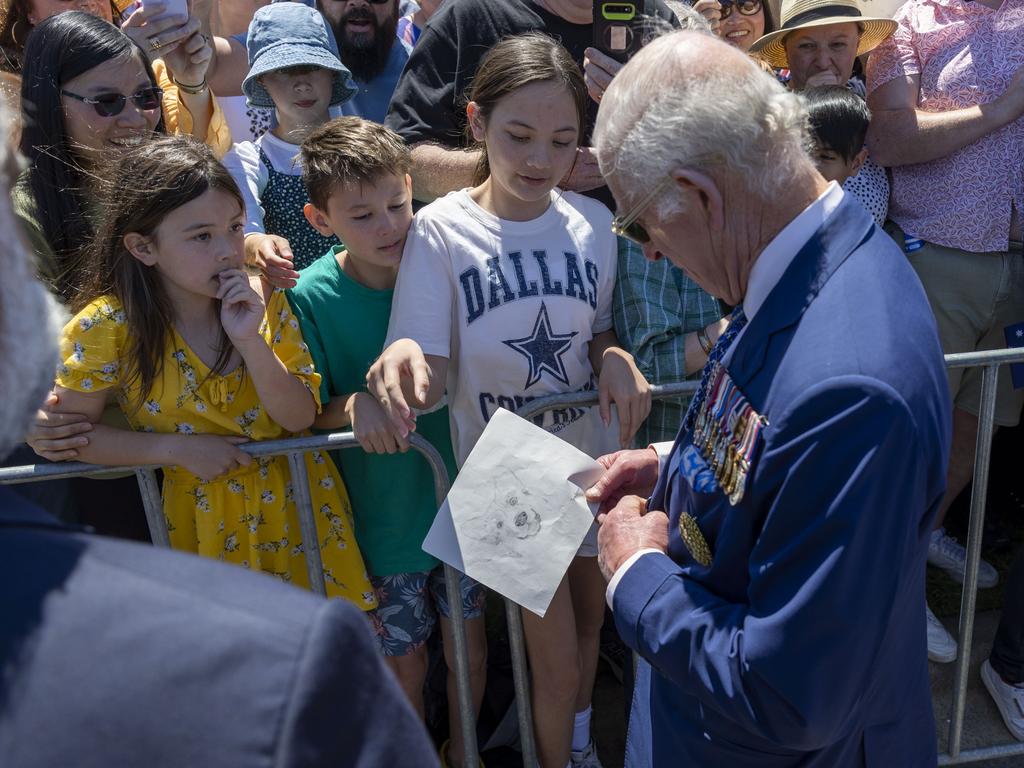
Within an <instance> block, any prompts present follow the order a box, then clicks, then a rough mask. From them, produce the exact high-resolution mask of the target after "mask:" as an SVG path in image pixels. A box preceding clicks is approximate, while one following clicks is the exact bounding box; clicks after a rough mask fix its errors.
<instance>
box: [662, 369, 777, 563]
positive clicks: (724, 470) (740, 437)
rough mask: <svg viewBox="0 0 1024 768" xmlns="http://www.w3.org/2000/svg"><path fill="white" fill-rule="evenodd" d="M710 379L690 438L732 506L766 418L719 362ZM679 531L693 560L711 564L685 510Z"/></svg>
mask: <svg viewBox="0 0 1024 768" xmlns="http://www.w3.org/2000/svg"><path fill="white" fill-rule="evenodd" d="M711 381H712V382H714V383H713V384H712V387H711V392H710V394H709V396H708V397H707V398H705V400H704V405H703V407H702V408H701V409H700V411H699V412H698V414H697V419H696V421H695V423H694V426H693V436H692V442H693V445H694V447H695V448H697V450H698V451H699V452H700V454H701V455H702V456H703V457H704V460H705V461H707V462H708V465H709V466H710V468H711V471H712V472H713V473H714V475H715V480H716V481H717V482H718V485H719V487H720V488H721V489H722V491H723V492H724V493H725V494H726V496H727V497H728V498H729V503H730V504H731V505H732V506H736V505H737V504H739V502H740V500H741V499H742V498H743V493H744V491H745V490H746V486H747V476H748V475H749V473H750V467H751V465H752V464H753V462H754V453H755V452H756V451H757V448H758V444H759V437H760V435H761V430H762V429H764V428H765V426H767V424H768V420H767V419H765V417H764V416H762V415H761V414H759V413H758V412H757V411H755V410H754V409H753V407H751V405H750V403H749V402H747V399H746V398H745V397H744V396H743V393H742V392H740V390H739V388H738V387H737V386H736V385H735V384H734V383H733V381H732V379H730V378H729V374H727V373H726V372H725V368H724V367H723V366H722V364H721V363H718V364H717V365H716V368H715V371H714V373H713V375H712V377H711ZM679 534H680V536H681V537H682V539H683V543H684V544H685V545H686V547H687V549H689V550H690V554H691V555H693V559H694V560H696V561H697V562H698V563H700V564H701V565H703V566H705V567H706V566H709V565H711V548H710V547H709V546H708V543H707V540H706V539H705V538H704V534H703V533H702V532H701V530H700V526H698V525H697V521H696V520H694V518H693V517H692V516H690V515H689V514H687V513H686V512H683V513H682V514H680V516H679Z"/></svg>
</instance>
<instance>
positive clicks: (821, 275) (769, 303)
mask: <svg viewBox="0 0 1024 768" xmlns="http://www.w3.org/2000/svg"><path fill="white" fill-rule="evenodd" d="M873 226H874V220H873V219H872V218H871V215H870V214H869V213H868V212H867V211H866V210H864V208H863V206H862V205H861V204H860V203H859V202H858V201H857V200H856V199H855V198H853V197H850V196H849V195H848V196H846V198H845V199H844V200H843V202H842V203H840V204H839V207H838V208H837V209H836V211H835V213H833V214H832V216H830V217H829V218H828V219H827V220H826V221H825V223H824V225H823V226H822V227H821V228H820V229H819V230H818V231H817V232H815V233H814V236H813V237H811V239H810V240H808V241H807V243H806V244H805V245H804V247H803V248H801V249H800V251H799V252H798V253H797V255H796V257H794V259H793V261H792V262H791V263H790V265H789V267H788V268H787V269H786V271H785V272H784V273H783V275H782V279H780V280H779V282H778V283H777V284H776V285H775V287H774V288H773V289H772V291H771V293H769V294H768V297H767V298H766V299H765V301H764V304H762V305H761V307H760V309H758V311H757V314H756V315H755V316H754V317H753V318H752V319H751V320H750V321H749V323H748V325H747V327H746V329H745V330H744V331H743V335H742V336H740V338H739V339H737V341H736V346H735V347H734V348H733V354H732V359H731V360H730V362H729V366H728V367H729V375H730V376H731V377H732V379H733V381H734V382H735V383H736V385H737V386H738V387H740V388H741V389H742V388H743V387H745V386H746V385H747V383H749V381H750V380H751V379H752V378H753V377H754V376H755V375H756V374H757V372H758V371H759V370H761V367H762V366H763V365H764V359H765V353H766V351H767V349H768V341H769V339H770V338H771V337H772V335H774V334H776V333H778V332H779V331H782V330H784V329H786V328H789V327H790V326H792V325H794V324H796V323H797V322H798V321H799V320H800V317H801V316H802V315H803V313H804V311H805V310H806V309H807V307H808V306H809V305H810V303H811V302H812V301H814V299H815V297H816V296H817V295H818V292H819V291H821V288H822V286H824V285H825V283H827V282H828V280H829V278H830V277H832V274H833V273H834V272H835V271H836V269H838V268H839V265H840V264H842V263H843V262H844V261H846V259H847V257H848V256H849V255H850V254H851V253H852V252H853V251H854V250H855V249H856V248H857V247H858V246H859V245H860V244H861V243H863V242H864V241H865V240H866V239H867V238H868V237H869V236H870V235H871V232H872V228H873Z"/></svg>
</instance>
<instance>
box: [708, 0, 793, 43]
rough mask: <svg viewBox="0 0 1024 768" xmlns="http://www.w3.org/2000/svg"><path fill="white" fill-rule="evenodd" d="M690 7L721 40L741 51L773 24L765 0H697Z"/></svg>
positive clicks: (769, 30)
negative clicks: (709, 25)
mask: <svg viewBox="0 0 1024 768" xmlns="http://www.w3.org/2000/svg"><path fill="white" fill-rule="evenodd" d="M693 10H695V11H697V13H699V14H701V15H702V16H703V17H704V18H705V19H707V20H708V23H710V24H711V30H712V31H713V32H714V33H715V34H716V35H718V36H719V37H720V38H722V40H723V41H725V42H727V43H728V44H729V45H732V46H734V47H736V48H739V49H740V50H741V51H743V52H744V53H746V52H747V51H749V50H750V46H752V45H753V44H754V41H755V40H758V39H760V38H761V37H762V36H763V35H765V34H767V33H769V32H771V31H772V29H773V26H774V25H773V23H772V16H771V9H770V8H769V5H768V2H767V0H735V2H733V0H697V3H696V4H695V5H694V6H693Z"/></svg>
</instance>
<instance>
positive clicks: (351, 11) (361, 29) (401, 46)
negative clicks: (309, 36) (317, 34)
mask: <svg viewBox="0 0 1024 768" xmlns="http://www.w3.org/2000/svg"><path fill="white" fill-rule="evenodd" d="M319 8H320V12H321V13H322V14H323V15H324V18H325V19H326V20H327V23H328V24H329V25H330V26H331V29H333V30H334V38H335V40H337V42H338V53H339V55H340V56H341V61H342V63H343V64H344V65H345V66H346V67H348V68H349V71H351V72H352V77H353V79H354V80H355V81H356V84H357V85H358V86H359V92H358V93H357V94H356V95H355V96H354V97H353V98H352V100H351V101H349V102H348V103H347V104H345V105H343V106H342V109H341V111H342V113H344V114H346V115H356V116H358V117H363V118H366V119H367V120H373V121H374V122H377V123H382V122H384V117H385V116H386V115H387V113H388V104H390V103H391V96H392V94H393V93H394V92H395V86H396V85H397V84H398V78H399V76H400V75H401V74H402V70H403V69H404V68H405V62H407V61H408V60H409V51H410V49H409V46H408V44H407V43H405V42H404V41H402V40H399V39H398V36H397V30H398V19H399V12H398V0H373V1H372V2H371V0H320V3H319Z"/></svg>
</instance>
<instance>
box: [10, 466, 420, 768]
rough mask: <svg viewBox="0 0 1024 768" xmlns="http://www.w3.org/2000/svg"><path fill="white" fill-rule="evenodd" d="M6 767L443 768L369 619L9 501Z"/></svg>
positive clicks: (256, 577) (263, 579)
mask: <svg viewBox="0 0 1024 768" xmlns="http://www.w3.org/2000/svg"><path fill="white" fill-rule="evenodd" d="M0 584H2V585H3V586H2V587H0V669H2V677H0V765H2V766H4V768H44V767H45V768H53V767H54V766H75V768H92V767H93V766H95V768H112V767H114V766H118V767H120V766H141V767H144V768H157V767H159V766H168V768H170V767H171V766H173V767H174V768H181V767H182V766H196V767H197V768H198V767H199V766H202V767H203V768H210V767H211V766H213V767H217V766H224V768H229V767H230V768H242V767H244V768H258V767H259V766H268V767H269V766H278V767H280V768H285V767H286V766H287V767H290V766H295V767H296V768H298V766H303V767H304V768H306V767H310V766H324V767H325V768H326V766H331V767H332V768H333V767H336V766H360V767H365V768H371V766H372V767H373V768H377V767H378V766H436V765H437V764H438V761H437V755H436V753H435V751H434V749H433V746H432V744H431V742H430V740H429V739H428V738H427V734H426V732H425V731H424V729H423V726H422V725H421V724H420V722H419V720H418V718H417V717H416V715H415V714H414V713H413V711H412V709H411V708H410V707H409V705H408V704H407V702H406V701H405V697H404V696H403V694H402V693H401V692H400V691H399V689H398V687H397V685H396V684H395V683H394V682H393V680H392V679H391V676H390V674H389V673H388V672H387V671H386V670H385V668H384V665H383V664H382V662H381V660H380V658H379V656H378V651H377V649H376V646H375V644H374V642H373V639H372V637H371V635H370V632H369V628H368V623H367V621H366V619H365V617H363V616H362V615H360V612H359V611H358V610H357V609H356V608H354V607H353V606H350V605H348V604H345V603H342V602H341V601H338V600H331V601H326V600H321V599H319V598H316V597H314V596H313V595H312V594H311V593H308V592H304V591H302V590H299V589H296V588H294V587H290V586H288V585H286V584H284V583H282V582H279V581H277V580H276V579H272V578H270V577H267V576H263V575H261V574H255V573H251V572H248V571H245V570H243V569H241V568H237V567H233V566H227V565H223V564H221V563H217V562H214V561H211V560H204V559H201V558H198V557H194V556H191V555H186V554H182V553H177V552H171V551H168V550H161V549H155V548H153V547H148V546H142V545H139V544H132V543H128V542H121V541H114V540H109V539H101V538H99V537H95V536H89V535H86V534H82V533H77V532H73V531H69V530H68V529H66V528H63V527H62V525H61V524H60V523H58V522H57V521H56V520H54V519H52V518H49V517H47V516H46V515H44V514H43V513H42V512H40V511H39V510H37V509H36V508H34V507H32V506H30V505H29V504H28V503H27V502H25V501H23V500H22V499H21V498H20V497H19V496H17V495H15V494H14V493H12V492H11V491H10V490H9V489H6V488H3V487H2V486H0Z"/></svg>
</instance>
